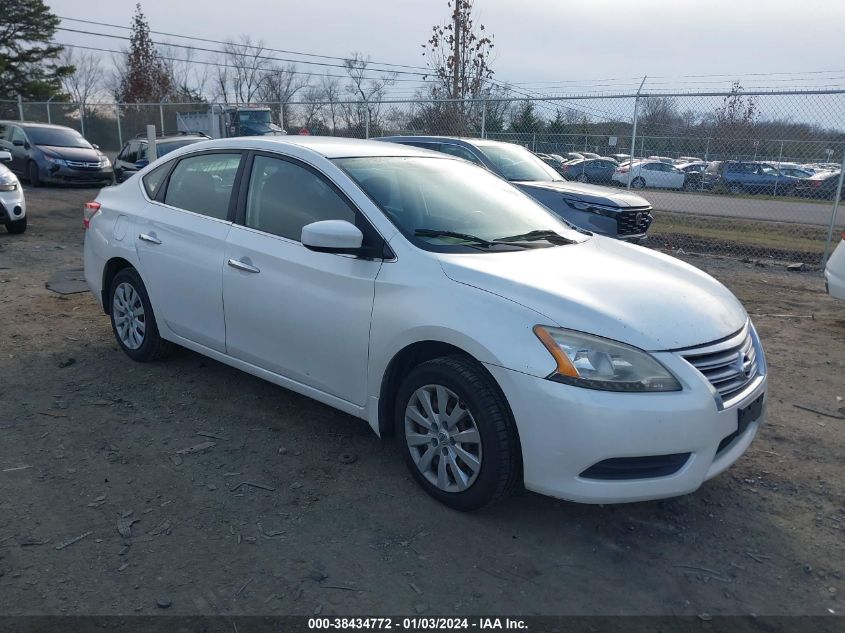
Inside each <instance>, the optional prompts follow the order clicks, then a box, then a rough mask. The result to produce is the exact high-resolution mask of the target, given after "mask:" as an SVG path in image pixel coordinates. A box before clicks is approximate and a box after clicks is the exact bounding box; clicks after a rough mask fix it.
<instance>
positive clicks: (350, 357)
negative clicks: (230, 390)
mask: <svg viewBox="0 0 845 633" xmlns="http://www.w3.org/2000/svg"><path fill="white" fill-rule="evenodd" d="M230 259H231V260H234V262H238V263H243V264H247V265H248V266H251V267H253V268H255V269H258V270H259V271H260V272H252V271H247V270H242V269H241V268H240V267H237V268H236V267H234V266H231V265H228V263H227V264H226V265H224V267H223V299H224V303H225V306H226V347H227V350H228V353H229V355H230V356H233V357H235V358H238V359H240V360H244V361H246V362H248V363H252V364H254V365H258V366H259V367H261V368H263V369H267V370H269V371H272V372H274V373H277V374H281V375H282V376H285V377H287V378H290V379H291V380H296V381H297V382H301V383H303V384H306V385H308V386H311V387H314V388H316V389H319V390H321V391H324V392H327V393H330V394H332V395H334V396H337V397H339V398H342V399H344V400H346V401H348V402H352V403H354V404H356V405H364V403H365V400H366V387H367V359H368V347H369V337H370V317H371V315H372V310H373V296H374V293H375V278H376V275H377V274H378V271H379V268H380V267H381V262H378V261H367V260H363V259H357V258H354V257H349V256H343V255H333V254H330V253H317V252H314V251H311V250H308V249H307V248H305V247H304V246H302V244H300V243H298V242H294V241H293V240H289V239H285V238H282V237H277V236H274V235H269V234H266V233H262V232H260V231H256V230H254V229H250V228H247V227H241V226H234V227H232V230H231V232H230V233H229V238H228V241H227V244H226V253H225V258H224V261H225V262H228V261H229V260H230Z"/></svg>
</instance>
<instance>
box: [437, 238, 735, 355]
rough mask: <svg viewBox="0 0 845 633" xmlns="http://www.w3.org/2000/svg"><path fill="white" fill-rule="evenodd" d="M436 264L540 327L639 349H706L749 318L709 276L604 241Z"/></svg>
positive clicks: (448, 258) (446, 258)
mask: <svg viewBox="0 0 845 633" xmlns="http://www.w3.org/2000/svg"><path fill="white" fill-rule="evenodd" d="M439 257H440V263H441V266H442V268H443V272H444V273H445V274H446V276H447V277H448V278H449V279H452V280H453V281H456V282H458V283H463V284H467V285H469V286H473V287H476V288H480V289H482V290H486V291H488V292H492V293H494V294H497V295H500V296H502V297H504V298H507V299H510V300H512V301H515V302H517V303H519V304H521V305H524V306H526V307H528V308H530V309H532V310H534V311H536V312H539V313H540V314H542V315H544V316H545V317H546V320H547V321H551V323H548V322H547V323H545V324H546V325H555V324H557V325H559V326H561V327H565V328H569V329H572V330H578V331H581V332H588V333H591V334H597V335H599V336H603V337H606V338H611V339H614V340H617V341H622V342H624V343H628V344H629V345H634V346H635V347H639V348H640V349H645V350H650V351H659V350H670V349H679V348H686V347H692V346H695V345H701V344H703V343H709V342H712V341H716V340H718V339H721V338H724V337H726V336H728V335H730V334H733V333H734V332H736V331H737V330H739V329H740V328H742V326H743V325H744V324H745V322H746V320H747V319H748V315H747V314H746V312H745V309H744V308H743V307H742V305H741V304H740V303H739V301H738V300H737V298H736V297H734V295H733V294H732V293H731V292H730V291H729V290H728V289H727V288H725V286H723V285H722V284H721V283H719V282H718V281H716V280H715V279H713V278H712V277H711V276H710V275H708V274H706V273H704V272H702V271H701V270H699V269H697V268H695V267H694V266H690V265H689V264H686V263H684V262H682V261H680V260H678V259H675V258H674V257H670V256H668V255H663V254H661V253H657V252H655V251H652V250H649V249H646V248H644V247H641V246H633V245H630V244H626V243H624V242H619V241H616V240H612V239H609V238H604V237H593V238H590V239H588V240H585V241H584V242H580V243H578V244H571V245H568V246H558V247H554V248H539V249H530V250H528V249H526V250H524V251H518V252H504V253H479V254H477V255H476V254H451V253H450V254H445V255H444V254H441V255H440V256H439ZM538 318H541V317H540V315H538ZM538 324H540V325H543V323H540V322H538Z"/></svg>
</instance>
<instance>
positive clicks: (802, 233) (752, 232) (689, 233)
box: [649, 211, 827, 260]
mask: <svg viewBox="0 0 845 633" xmlns="http://www.w3.org/2000/svg"><path fill="white" fill-rule="evenodd" d="M654 216H655V217H654V223H653V224H652V226H651V229H650V230H649V236H650V237H651V239H653V240H654V241H656V242H664V243H665V244H666V246H668V247H670V248H684V249H692V248H696V249H698V250H703V251H704V252H718V253H727V254H732V255H737V256H746V255H750V256H753V257H773V258H775V259H784V260H799V259H803V260H807V259H812V258H818V257H821V255H822V253H823V251H824V244H825V240H826V239H827V229H826V228H824V227H821V226H811V225H806V224H791V223H785V222H765V221H761V220H740V219H735V218H723V217H714V216H699V215H689V214H677V213H666V212H659V211H658V212H656V213H655V214H654Z"/></svg>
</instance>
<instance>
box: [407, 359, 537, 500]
mask: <svg viewBox="0 0 845 633" xmlns="http://www.w3.org/2000/svg"><path fill="white" fill-rule="evenodd" d="M426 400H427V403H426V402H425V401H426ZM440 400H443V402H440ZM394 418H395V420H394V423H395V427H396V436H397V439H398V441H399V446H400V450H401V451H402V454H403V457H404V459H405V463H406V464H407V466H408V469H409V470H410V471H411V474H412V475H413V477H414V479H416V480H417V482H418V483H419V484H420V485H421V486H422V487H423V489H424V490H425V491H426V492H427V493H428V494H430V495H431V496H432V497H434V498H435V499H437V500H438V501H440V502H441V503H443V504H445V505H447V506H449V507H451V508H454V509H456V510H463V511H467V510H476V509H478V508H481V507H484V506H486V505H489V504H491V503H496V502H499V501H502V500H503V499H506V498H507V497H508V496H510V495H511V494H512V493H513V491H514V489H515V488H516V487H517V484H518V483H519V482H520V480H521V478H522V458H521V450H520V445H519V438H518V434H517V431H516V426H515V425H514V422H513V419H512V416H511V413H510V408H509V407H508V404H507V401H506V400H505V398H504V396H503V395H502V393H501V392H500V391H499V389H498V386H497V385H496V383H495V381H494V380H493V378H492V377H491V376H490V375H489V374H488V373H487V372H486V371H485V370H484V368H483V367H482V366H481V365H480V364H479V363H477V362H476V361H474V360H472V359H471V358H468V357H465V356H447V357H443V358H436V359H434V360H430V361H427V362H425V363H423V364H421V365H419V366H417V367H416V368H414V369H413V370H412V371H411V372H410V373H409V374H408V375H407V376H406V377H405V379H404V380H403V381H402V385H401V386H400V388H399V392H398V394H397V398H396V408H395V410H394Z"/></svg>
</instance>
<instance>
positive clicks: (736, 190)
mask: <svg viewBox="0 0 845 633" xmlns="http://www.w3.org/2000/svg"><path fill="white" fill-rule="evenodd" d="M728 191H729V192H730V193H732V194H734V195H739V194H741V193H745V190H744V189H743V188H742V185H736V184H733V185H728Z"/></svg>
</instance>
